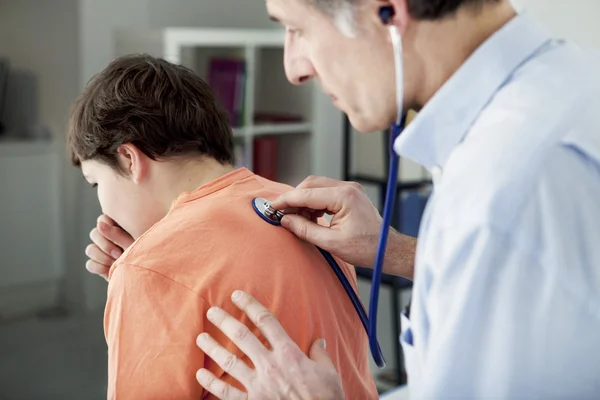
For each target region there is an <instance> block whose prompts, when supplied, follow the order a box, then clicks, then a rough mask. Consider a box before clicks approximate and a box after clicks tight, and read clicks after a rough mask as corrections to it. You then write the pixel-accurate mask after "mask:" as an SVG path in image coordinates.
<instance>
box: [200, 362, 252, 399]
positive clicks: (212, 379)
mask: <svg viewBox="0 0 600 400" xmlns="http://www.w3.org/2000/svg"><path fill="white" fill-rule="evenodd" d="M196 379H197V380H198V383H199V384H200V385H202V387H203V388H204V389H206V390H207V391H208V392H210V393H212V394H213V395H214V396H215V397H216V398H218V399H221V400H247V399H248V395H247V394H246V393H243V392H241V391H240V390H238V389H237V388H235V387H233V386H231V385H230V384H228V383H225V382H223V381H222V380H220V379H219V378H217V377H216V376H215V375H214V374H213V373H212V372H210V371H208V370H206V369H201V370H198V372H197V373H196Z"/></svg>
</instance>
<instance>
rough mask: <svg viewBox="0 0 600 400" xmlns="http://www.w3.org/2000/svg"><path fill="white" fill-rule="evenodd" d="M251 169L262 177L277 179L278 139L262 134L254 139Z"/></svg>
mask: <svg viewBox="0 0 600 400" xmlns="http://www.w3.org/2000/svg"><path fill="white" fill-rule="evenodd" d="M252 158H253V164H254V165H253V171H254V173H255V174H256V175H260V176H262V177H263V178H266V179H269V180H272V181H276V180H277V169H278V165H277V158H278V139H277V137H276V136H263V137H258V138H255V139H254V152H253V157H252Z"/></svg>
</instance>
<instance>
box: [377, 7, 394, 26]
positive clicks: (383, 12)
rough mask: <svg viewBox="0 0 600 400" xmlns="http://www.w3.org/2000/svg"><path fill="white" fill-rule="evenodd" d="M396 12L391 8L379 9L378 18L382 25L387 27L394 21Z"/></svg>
mask: <svg viewBox="0 0 600 400" xmlns="http://www.w3.org/2000/svg"><path fill="white" fill-rule="evenodd" d="M394 15H396V12H395V11H394V7H393V6H383V7H379V18H380V19H381V22H382V23H383V24H384V25H389V24H390V23H391V22H392V20H393V19H394Z"/></svg>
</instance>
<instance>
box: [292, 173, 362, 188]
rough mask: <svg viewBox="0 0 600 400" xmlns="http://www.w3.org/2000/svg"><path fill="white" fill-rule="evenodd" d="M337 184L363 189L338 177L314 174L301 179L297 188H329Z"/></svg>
mask: <svg viewBox="0 0 600 400" xmlns="http://www.w3.org/2000/svg"><path fill="white" fill-rule="evenodd" d="M339 186H356V187H357V188H358V189H360V190H362V191H364V188H363V187H362V186H361V185H360V184H358V183H356V182H347V181H340V180H338V179H333V178H328V177H326V176H315V175H311V176H309V177H308V178H306V179H305V180H303V181H302V182H301V183H300V184H299V185H298V186H296V188H297V189H316V188H330V187H339Z"/></svg>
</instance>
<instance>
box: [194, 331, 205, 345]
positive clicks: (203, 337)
mask: <svg viewBox="0 0 600 400" xmlns="http://www.w3.org/2000/svg"><path fill="white" fill-rule="evenodd" d="M207 340H208V333H206V332H203V333H201V334H199V335H198V339H197V340H196V343H206V341H207Z"/></svg>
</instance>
